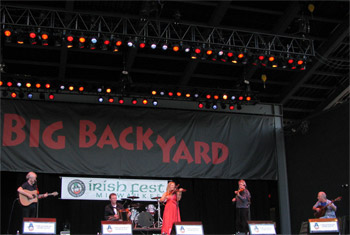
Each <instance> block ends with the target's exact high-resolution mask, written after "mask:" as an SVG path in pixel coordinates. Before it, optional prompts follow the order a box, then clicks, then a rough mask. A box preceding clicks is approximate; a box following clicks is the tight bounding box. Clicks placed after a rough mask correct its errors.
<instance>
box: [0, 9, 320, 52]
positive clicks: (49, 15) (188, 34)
mask: <svg viewBox="0 0 350 235" xmlns="http://www.w3.org/2000/svg"><path fill="white" fill-rule="evenodd" d="M0 11H1V26H2V28H5V27H27V28H28V29H38V28H41V29H46V30H49V29H51V30H57V31H62V32H63V33H68V32H71V33H74V32H78V33H84V34H86V35H96V34H98V35H101V36H112V35H113V36H123V37H135V38H138V39H140V40H141V39H149V40H151V39H153V40H158V41H163V40H165V41H169V42H182V43H192V44H193V43H195V44H198V45H206V46H210V47H217V48H224V49H242V50H243V49H249V50H256V51H257V52H263V51H264V52H269V53H280V54H291V55H305V56H314V55H315V52H314V45H313V40H311V39H307V38H300V37H291V36H282V35H274V34H267V33H258V32H249V31H243V30H235V29H232V28H220V27H213V26H205V25H195V24H186V23H179V22H166V21H159V20H151V19H140V18H131V17H125V16H101V15H93V14H87V13H77V12H69V11H58V10H49V9H32V8H25V7H14V6H6V5H3V6H2V7H1V8H0ZM208 32H209V33H208Z"/></svg>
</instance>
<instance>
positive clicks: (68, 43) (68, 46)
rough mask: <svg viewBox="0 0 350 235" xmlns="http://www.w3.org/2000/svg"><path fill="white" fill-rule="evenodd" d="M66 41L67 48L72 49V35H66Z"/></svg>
mask: <svg viewBox="0 0 350 235" xmlns="http://www.w3.org/2000/svg"><path fill="white" fill-rule="evenodd" d="M66 40H67V48H72V47H73V40H74V37H73V36H72V35H70V34H69V35H68V36H67V37H66Z"/></svg>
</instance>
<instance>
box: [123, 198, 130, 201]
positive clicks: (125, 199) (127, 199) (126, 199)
mask: <svg viewBox="0 0 350 235" xmlns="http://www.w3.org/2000/svg"><path fill="white" fill-rule="evenodd" d="M120 200H122V201H131V199H129V198H122V199H120Z"/></svg>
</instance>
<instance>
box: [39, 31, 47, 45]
mask: <svg viewBox="0 0 350 235" xmlns="http://www.w3.org/2000/svg"><path fill="white" fill-rule="evenodd" d="M48 40H49V35H48V34H47V33H45V32H43V33H41V44H42V45H43V46H47V45H49V43H48Z"/></svg>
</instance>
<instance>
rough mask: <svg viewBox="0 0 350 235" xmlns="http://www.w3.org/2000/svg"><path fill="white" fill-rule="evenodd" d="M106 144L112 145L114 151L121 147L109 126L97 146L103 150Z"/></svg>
mask: <svg viewBox="0 0 350 235" xmlns="http://www.w3.org/2000/svg"><path fill="white" fill-rule="evenodd" d="M108 139H109V140H108ZM105 144H110V145H112V148H113V149H115V148H118V147H119V144H118V142H117V140H116V139H115V136H114V134H113V132H112V130H111V128H110V127H109V125H107V127H106V129H105V130H104V131H103V133H102V136H101V138H100V140H99V141H98V143H97V146H98V147H100V148H101V149H102V148H103V146H104V145H105Z"/></svg>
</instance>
